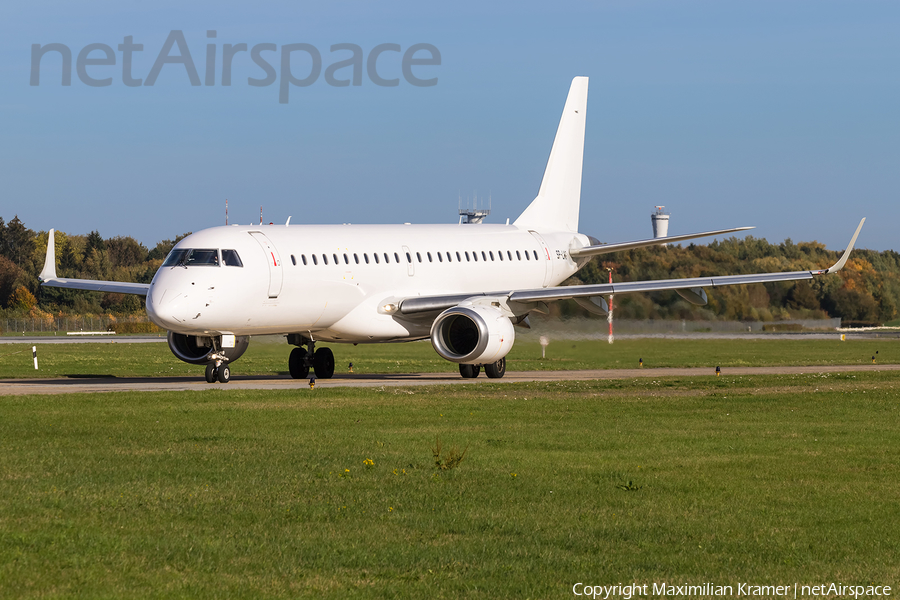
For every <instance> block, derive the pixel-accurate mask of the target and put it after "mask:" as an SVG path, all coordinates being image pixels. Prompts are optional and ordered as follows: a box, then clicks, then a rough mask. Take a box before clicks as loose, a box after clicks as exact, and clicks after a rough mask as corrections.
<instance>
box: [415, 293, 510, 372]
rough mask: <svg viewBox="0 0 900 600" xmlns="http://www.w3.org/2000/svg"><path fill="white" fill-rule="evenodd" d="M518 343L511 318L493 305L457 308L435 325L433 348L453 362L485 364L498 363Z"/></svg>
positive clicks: (444, 315) (441, 315)
mask: <svg viewBox="0 0 900 600" xmlns="http://www.w3.org/2000/svg"><path fill="white" fill-rule="evenodd" d="M515 341H516V332H515V330H514V329H513V324H512V322H511V321H510V320H509V317H507V316H506V315H504V314H503V312H502V311H500V310H499V309H497V308H494V307H493V306H482V305H472V306H454V307H453V308H448V309H447V310H445V311H444V312H442V313H441V314H440V315H438V318H437V319H435V320H434V323H433V324H432V325H431V345H432V346H434V350H435V352H437V353H438V354H440V355H441V357H442V358H445V359H447V360H449V361H451V362H455V363H463V364H469V365H483V364H490V363H494V362H497V361H498V360H500V359H501V358H503V357H504V356H506V355H507V354H509V351H510V350H511V349H512V347H513V342H515Z"/></svg>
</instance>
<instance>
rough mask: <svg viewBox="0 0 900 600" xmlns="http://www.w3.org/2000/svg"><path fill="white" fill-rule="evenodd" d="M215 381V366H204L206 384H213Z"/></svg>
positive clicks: (216, 377) (216, 375)
mask: <svg viewBox="0 0 900 600" xmlns="http://www.w3.org/2000/svg"><path fill="white" fill-rule="evenodd" d="M217 379H218V374H217V373H216V365H214V364H211V365H206V383H215V382H216V380H217Z"/></svg>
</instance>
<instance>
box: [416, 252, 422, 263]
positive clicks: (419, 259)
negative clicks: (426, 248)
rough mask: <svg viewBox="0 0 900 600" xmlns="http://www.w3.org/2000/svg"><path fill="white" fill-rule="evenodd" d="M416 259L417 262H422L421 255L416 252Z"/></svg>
mask: <svg viewBox="0 0 900 600" xmlns="http://www.w3.org/2000/svg"><path fill="white" fill-rule="evenodd" d="M416 258H417V259H418V261H419V262H422V253H421V252H416Z"/></svg>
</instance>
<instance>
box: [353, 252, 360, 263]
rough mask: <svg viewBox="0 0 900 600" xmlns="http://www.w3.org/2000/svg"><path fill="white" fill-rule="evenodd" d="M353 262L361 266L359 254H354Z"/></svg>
mask: <svg viewBox="0 0 900 600" xmlns="http://www.w3.org/2000/svg"><path fill="white" fill-rule="evenodd" d="M353 260H355V261H356V264H359V254H357V253H356V252H354V253H353Z"/></svg>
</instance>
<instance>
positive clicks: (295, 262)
mask: <svg viewBox="0 0 900 600" xmlns="http://www.w3.org/2000/svg"><path fill="white" fill-rule="evenodd" d="M226 252H228V251H227V250H222V262H225V253H226ZM291 262H292V263H294V266H295V267H296V266H297V259H296V258H294V255H293V254H291ZM225 264H228V263H225Z"/></svg>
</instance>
